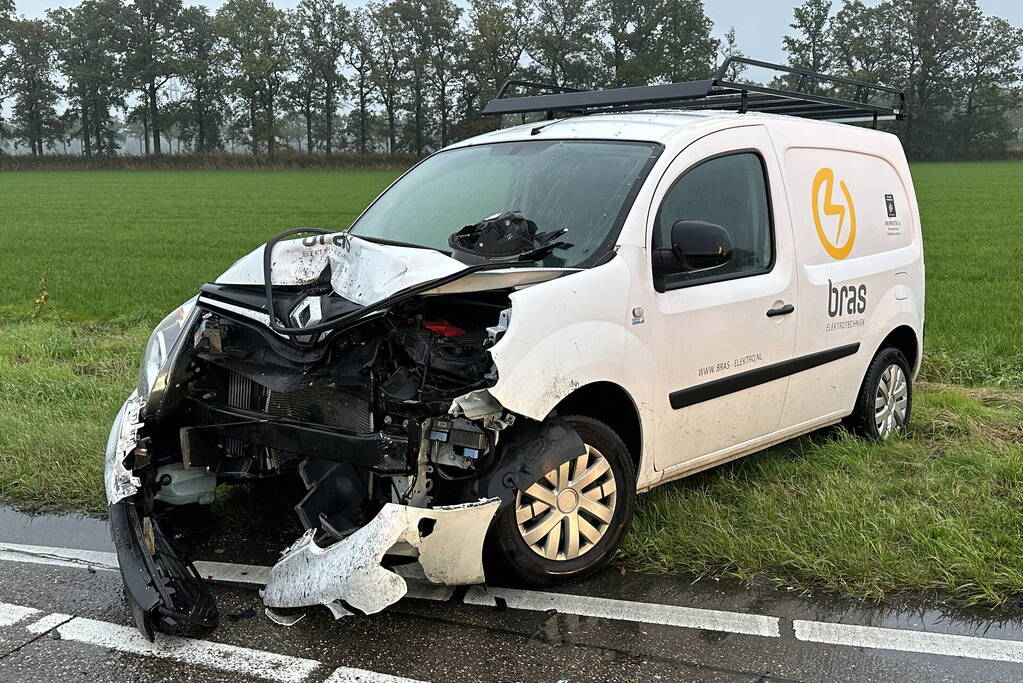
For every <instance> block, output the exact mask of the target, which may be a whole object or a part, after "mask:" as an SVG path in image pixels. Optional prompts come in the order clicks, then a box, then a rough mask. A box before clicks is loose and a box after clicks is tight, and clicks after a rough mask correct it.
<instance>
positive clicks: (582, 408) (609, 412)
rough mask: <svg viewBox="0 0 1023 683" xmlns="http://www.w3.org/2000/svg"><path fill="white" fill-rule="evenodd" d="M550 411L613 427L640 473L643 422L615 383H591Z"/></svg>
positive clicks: (625, 393) (630, 399)
mask: <svg viewBox="0 0 1023 683" xmlns="http://www.w3.org/2000/svg"><path fill="white" fill-rule="evenodd" d="M552 412H556V413H557V414H559V415H586V416H588V417H592V418H594V419H596V420H600V421H601V422H603V423H604V424H606V425H607V426H608V427H610V428H611V429H613V430H614V431H615V432H616V433H617V434H618V436H619V437H621V439H622V441H624V442H625V446H626V448H628V449H629V455H631V456H632V462H633V465H634V466H635V468H636V471H637V472H639V468H640V463H641V460H642V455H643V422H642V419H641V418H640V414H639V409H638V407H637V406H636V402H635V401H634V400H633V398H632V396H631V395H630V394H629V392H628V391H626V390H625V389H624V388H623V387H622V386H620V385H618V384H615V383H614V382H606V381H599V382H591V383H590V384H586V385H584V386H581V387H579V388H577V389H575V390H574V391H573V392H572V393H570V394H569V395H568V396H566V397H564V398H563V399H561V401H559V402H558V404H557V405H556V406H555V407H554V410H553V411H552Z"/></svg>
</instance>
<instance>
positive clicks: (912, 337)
mask: <svg viewBox="0 0 1023 683" xmlns="http://www.w3.org/2000/svg"><path fill="white" fill-rule="evenodd" d="M888 346H893V347H895V348H897V349H898V350H899V351H901V352H902V355H904V356H905V357H906V361H907V362H908V363H909V371H910V372H911V373H912V374H913V375H914V376H915V375H916V373H917V370H918V368H919V363H920V357H921V355H922V351H923V349H921V348H920V339H919V338H918V337H917V333H916V330H914V329H913V328H912V327H910V326H909V325H899V326H898V327H896V328H895V329H894V330H892V331H891V332H889V333H888V336H887V337H885V338H884V340H882V341H881V343H880V345H878V347H877V349H876V350H875V351H874V355H877V353H878V352H879V351H880V350H881V349H883V348H885V347H888Z"/></svg>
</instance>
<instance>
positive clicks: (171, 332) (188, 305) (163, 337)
mask: <svg viewBox="0 0 1023 683" xmlns="http://www.w3.org/2000/svg"><path fill="white" fill-rule="evenodd" d="M198 298H199V297H194V298H192V299H189V300H188V301H186V302H185V303H183V304H181V305H180V306H178V307H177V308H176V309H175V310H174V311H173V312H171V314H170V315H168V316H167V317H166V318H164V319H163V320H162V321H160V324H159V325H157V326H156V329H154V330H153V333H152V334H151V335H149V342H148V343H146V350H145V352H144V353H143V354H142V364H141V365H140V366H139V396H141V397H143V398H145V397H148V396H149V394H150V392H151V391H152V390H153V388H154V385H155V383H156V381H157V377H158V376H159V375H160V370H162V369H163V367H164V365H165V364H166V363H167V359H168V358H169V357H170V355H171V353H172V351H173V350H174V347H175V345H176V344H177V342H178V338H179V337H180V336H181V333H182V331H183V330H184V329H185V328H186V327H187V326H188V321H189V319H190V318H191V314H192V312H193V311H194V310H195V302H196V299H198Z"/></svg>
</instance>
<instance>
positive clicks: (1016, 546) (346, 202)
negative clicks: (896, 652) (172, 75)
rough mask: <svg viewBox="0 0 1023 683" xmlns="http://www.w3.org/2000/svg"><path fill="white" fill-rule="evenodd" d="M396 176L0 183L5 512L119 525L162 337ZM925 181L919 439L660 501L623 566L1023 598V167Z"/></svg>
mask: <svg viewBox="0 0 1023 683" xmlns="http://www.w3.org/2000/svg"><path fill="white" fill-rule="evenodd" d="M396 175H397V171H209V172H196V171H127V172H117V171H84V172H61V171H42V172H24V173H5V174H0V188H2V190H0V192H2V196H3V199H4V203H3V206H4V211H3V213H2V214H0V244H2V247H0V248H2V251H0V253H2V254H3V266H4V267H3V269H2V271H0V500H6V501H8V502H11V503H14V504H17V505H19V506H22V507H27V508H36V509H42V508H76V509H81V510H87V511H90V512H94V513H102V512H103V509H104V504H103V494H102V451H103V445H104V442H105V439H106V434H107V429H108V425H109V422H110V420H111V419H112V418H113V416H114V414H115V412H116V411H117V408H118V407H119V405H120V403H121V401H122V400H123V397H124V396H125V395H126V394H127V393H128V391H130V387H131V386H133V384H134V381H135V373H136V366H137V362H138V357H139V355H140V353H141V348H142V345H143V344H144V343H145V339H146V337H147V335H148V331H149V329H150V327H151V326H152V325H153V324H154V323H155V322H156V321H157V320H159V318H160V317H162V315H163V314H164V313H166V312H167V311H168V310H170V309H171V308H172V307H174V306H175V305H177V304H178V303H180V302H181V301H183V300H185V299H187V298H188V297H190V296H192V295H193V293H194V292H195V290H196V288H197V287H198V286H199V285H200V284H202V283H203V282H206V281H208V280H211V279H212V278H214V277H216V275H217V274H218V273H220V272H221V271H223V270H224V269H225V268H226V267H227V266H228V265H230V264H231V263H232V262H233V261H234V260H236V259H237V258H239V257H240V256H241V255H243V254H244V253H247V252H248V251H250V250H252V249H254V248H256V247H258V246H259V245H260V244H261V243H262V242H263V240H265V239H266V238H267V237H268V236H270V235H272V234H274V233H276V232H279V231H281V230H284V229H287V228H291V227H295V226H307V227H321V228H342V227H345V226H347V225H348V224H349V223H351V221H352V220H353V219H354V217H355V216H356V215H357V214H358V212H359V211H360V210H361V208H362V207H363V206H364V205H365V204H366V203H367V202H368V201H370V200H371V199H372V198H373V197H374V196H375V195H376V193H377V192H378V191H379V190H380V189H382V188H383V187H384V186H385V185H386V184H387V183H388V182H389V181H390V180H391V179H392V178H394V177H395V176H396ZM914 176H915V180H916V185H917V194H918V197H919V200H920V205H921V210H922V213H923V222H924V230H925V236H926V252H927V280H928V292H927V297H928V309H927V316H928V320H927V339H926V345H927V352H928V356H927V362H926V365H925V371H924V372H925V376H924V379H925V380H926V381H925V382H924V383H923V384H921V385H920V386H919V390H918V393H917V404H916V415H915V418H914V424H913V429H912V433H911V435H910V436H909V437H908V438H906V439H904V440H900V441H898V442H896V443H894V444H886V445H884V446H877V445H870V444H863V443H860V442H857V441H855V440H853V439H850V438H848V437H844V436H842V435H841V434H840V433H839V434H835V433H832V434H830V435H829V434H824V435H815V436H812V437H807V438H803V439H798V440H795V441H792V442H789V443H787V444H783V445H782V446H780V447H778V448H774V449H772V450H771V451H769V452H767V453H764V454H758V455H756V456H753V457H750V458H746V459H744V460H742V461H739V462H736V463H732V464H730V465H727V466H724V467H721V468H718V469H716V470H713V471H710V472H706V473H703V474H700V475H697V476H695V477H691V478H689V479H687V480H683V481H681V482H677V483H674V484H670V485H667V486H664V487H661V488H660V489H658V490H656V491H654V492H653V493H651V494H650V495H647V496H644V497H643V498H642V499H641V503H640V506H639V510H638V512H637V517H636V521H635V526H634V529H633V531H632V533H630V534H629V536H628V537H627V539H626V543H625V545H624V547H623V550H622V552H621V554H620V557H619V561H620V562H621V563H622V564H624V565H625V566H628V567H631V568H634V569H637V570H646V571H670V572H683V573H686V574H687V575H693V574H696V575H732V576H738V577H741V578H743V579H747V580H749V579H752V578H754V577H765V578H767V579H769V580H772V581H776V582H780V583H785V584H787V585H795V586H799V587H801V588H826V589H830V590H834V591H838V592H843V593H848V594H856V595H866V596H873V597H877V596H880V595H883V594H885V593H889V592H891V591H900V590H933V591H939V592H941V593H943V594H947V595H949V596H951V597H952V598H953V599H954V600H957V601H961V602H980V603H984V604H996V603H1000V602H1003V601H1005V600H1007V599H1009V598H1011V597H1013V596H1014V595H1016V594H1018V593H1020V592H1023V536H1021V535H1020V534H1019V532H1018V529H1019V519H1020V514H1021V513H1023V427H1021V424H1023V326H1021V325H1020V322H1019V321H1020V320H1021V318H1023V296H1021V295H1020V291H1021V289H1020V288H1021V287H1023V269H1021V268H1020V267H1019V265H1018V263H1016V260H1017V259H1018V258H1019V256H1018V255H1019V248H1018V246H1017V244H1018V242H1017V237H1016V233H1017V231H1018V227H1017V225H1018V223H1019V222H1020V219H1019V218H1018V217H1017V212H1019V211H1020V210H1021V209H1023V202H1021V201H1020V198H1019V188H1020V187H1023V164H1018V163H1017V164H1014V163H983V164H924V165H917V166H915V167H914ZM43 280H44V281H45V293H46V296H45V303H44V304H42V305H41V307H40V305H39V304H37V303H36V300H37V298H38V297H39V295H40V281H43ZM34 312H38V313H39V315H38V319H37V320H34V321H33V320H32V318H33V317H34V315H33V314H34Z"/></svg>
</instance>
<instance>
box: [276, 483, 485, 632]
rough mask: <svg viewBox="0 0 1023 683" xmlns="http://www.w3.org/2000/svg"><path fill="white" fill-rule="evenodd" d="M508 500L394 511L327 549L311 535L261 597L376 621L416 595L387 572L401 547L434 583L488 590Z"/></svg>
mask: <svg viewBox="0 0 1023 683" xmlns="http://www.w3.org/2000/svg"><path fill="white" fill-rule="evenodd" d="M499 506H500V500H499V499H497V498H491V499H489V500H480V501H477V502H473V503H466V504H463V505H452V506H445V507H436V508H429V509H428V508H415V507H408V506H404V505H396V504H394V503H388V504H386V505H384V507H383V509H382V510H381V511H380V513H379V514H378V515H377V516H376V517H374V518H373V519H372V520H371V521H370V522H369V523H368V524H366V525H365V526H363V527H362V528H360V529H359V530H357V531H356V532H355V533H353V534H352V535H351V536H349V537H347V538H345V539H343V540H341V541H339V542H337V543H335V544H333V545H331V546H329V547H327V548H321V547H320V546H318V545H317V544H316V542H315V541H314V539H313V535H314V534H315V531H314V530H310V531H307V532H306V533H305V534H304V535H303V536H302V537H301V538H300V539H299V540H298V541H296V542H295V544H294V545H292V546H291V547H290V548H288V549H287V550H285V551H284V554H283V556H282V557H281V560H280V561H279V562H278V563H277V564H276V565H274V567H273V568H272V569H271V570H270V578H269V580H268V581H267V585H266V588H265V589H263V590H262V591H261V592H260V595H262V597H263V603H264V604H265V605H266V606H267V607H306V606H310V605H324V606H325V607H327V608H329V609H330V610H331V612H333V613H334V616H335V617H342V616H345V615H348V614H351V611H350V610H349V609H347V607H351V608H354V609H356V610H358V611H360V612H362V613H363V614H374V613H376V612H379V611H381V610H382V609H384V608H385V607H387V606H388V605H392V604H394V603H395V602H397V601H398V600H400V599H401V598H402V597H404V596H405V594H406V593H407V592H408V584H406V583H405V579H403V578H402V577H401V576H399V575H398V574H395V573H394V572H392V571H390V570H388V569H385V568H384V567H383V566H381V563H382V562H383V559H384V555H386V554H388V551H389V550H391V549H392V548H394V546H395V545H401V544H407V545H408V546H411V547H412V548H413V549H414V550H415V551H417V552H418V557H417V560H418V564H419V566H420V568H421V569H422V572H423V575H424V576H425V577H426V579H427V580H428V581H431V582H433V583H441V584H446V585H471V584H477V583H483V581H484V576H483V559H482V555H483V552H482V551H483V540H484V538H485V537H486V534H487V529H488V528H489V526H490V521H491V519H493V517H494V514H495V513H496V512H497V508H498V507H499Z"/></svg>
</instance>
